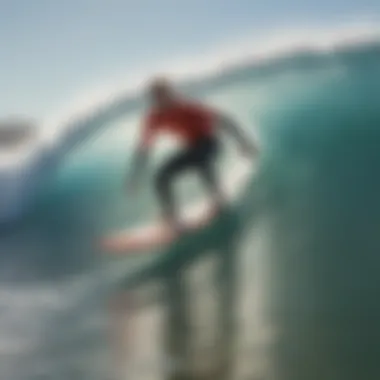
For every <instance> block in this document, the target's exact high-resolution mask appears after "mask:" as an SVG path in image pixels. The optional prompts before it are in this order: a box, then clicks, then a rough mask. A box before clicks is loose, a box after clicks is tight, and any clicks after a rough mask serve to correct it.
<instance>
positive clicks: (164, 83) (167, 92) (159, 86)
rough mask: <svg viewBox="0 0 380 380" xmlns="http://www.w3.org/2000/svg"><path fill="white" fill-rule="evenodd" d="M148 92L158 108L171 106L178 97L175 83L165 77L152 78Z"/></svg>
mask: <svg viewBox="0 0 380 380" xmlns="http://www.w3.org/2000/svg"><path fill="white" fill-rule="evenodd" d="M147 92H148V97H149V100H150V102H151V103H152V105H153V106H154V107H158V108H162V107H168V106H171V105H172V104H173V103H174V102H175V101H176V99H177V95H176V92H175V90H174V88H173V85H172V84H171V83H170V81H169V80H168V79H166V78H164V77H159V78H154V79H153V80H151V81H150V83H149V84H148V90H147Z"/></svg>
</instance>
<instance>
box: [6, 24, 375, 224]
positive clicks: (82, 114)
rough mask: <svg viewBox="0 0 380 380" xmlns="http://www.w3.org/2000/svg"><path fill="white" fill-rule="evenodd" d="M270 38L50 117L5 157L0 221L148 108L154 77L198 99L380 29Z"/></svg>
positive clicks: (231, 47)
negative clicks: (108, 131)
mask: <svg viewBox="0 0 380 380" xmlns="http://www.w3.org/2000/svg"><path fill="white" fill-rule="evenodd" d="M271 35H272V36H273V37H270V36H268V35H267V36H266V37H264V36H263V37H256V38H255V39H249V38H247V39H245V40H244V41H243V40H240V42H238V43H236V42H235V43H227V44H225V45H224V46H223V47H222V48H216V49H214V50H213V51H211V52H209V53H208V54H207V55H203V56H202V58H201V59H200V58H199V57H195V58H194V57H188V58H186V57H183V58H181V59H172V60H171V61H170V63H165V62H164V63H162V64H158V65H156V68H155V70H153V68H152V70H151V72H146V73H134V75H130V76H129V78H128V83H127V84H125V85H117V86H112V85H109V86H106V87H100V88H98V90H97V91H92V92H91V93H89V94H86V95H85V96H82V97H80V99H81V100H80V101H76V102H74V105H73V106H72V107H70V108H71V110H69V111H67V110H66V111H63V112H61V113H59V114H58V115H56V116H55V117H50V118H48V119H46V120H45V122H43V123H42V124H41V125H40V126H39V127H38V133H37V136H35V137H34V138H33V139H32V140H30V141H29V142H28V143H25V144H24V145H23V147H21V148H20V147H18V151H17V152H14V154H8V155H0V180H1V181H0V183H1V186H0V192H1V194H2V197H1V199H0V221H3V220H5V221H8V220H9V219H10V218H12V219H14V218H18V217H19V216H20V215H22V214H23V212H24V211H25V210H26V209H28V207H29V205H30V204H32V203H33V200H34V199H35V197H36V195H37V193H38V189H39V188H41V183H44V181H45V180H46V178H49V175H50V174H51V173H54V172H55V169H56V168H57V166H58V165H59V163H60V162H61V161H62V160H63V159H64V157H65V156H66V155H67V154H69V153H70V152H71V151H72V149H73V148H74V147H75V146H77V145H80V144H81V143H82V142H83V141H85V140H86V139H88V138H89V137H91V136H93V135H94V134H95V133H96V131H98V130H100V129H102V128H104V127H105V126H106V125H109V124H110V122H112V121H114V120H115V119H117V118H119V117H121V116H122V115H124V114H126V113H127V112H130V111H133V110H136V109H138V108H139V107H142V106H143V99H142V97H141V95H142V93H141V91H142V89H143V86H144V84H145V80H146V78H147V77H148V76H149V75H150V74H152V73H153V72H156V73H157V72H159V73H163V74H165V75H169V76H170V77H172V78H173V80H175V81H177V82H178V84H179V85H180V86H182V87H183V88H184V89H185V90H187V91H189V92H192V91H195V92H198V93H199V92H202V90H206V91H209V90H210V89H212V87H213V86H214V87H215V86H217V85H220V84H223V83H226V81H227V82H228V81H229V82H231V80H232V79H236V75H237V76H239V73H241V72H242V71H244V70H243V69H249V70H252V69H258V73H260V72H261V73H262V69H264V71H265V70H267V69H268V68H271V69H275V70H282V69H283V68H284V67H289V66H292V65H294V63H296V64H298V62H297V57H300V56H301V57H305V54H306V55H307V56H308V57H309V58H311V59H309V60H307V61H308V62H312V63H315V62H318V59H315V58H316V57H317V58H318V57H325V56H326V54H327V56H328V57H331V56H334V55H337V54H341V53H342V52H345V51H353V50H355V49H358V48H361V49H362V48H363V47H366V46H368V45H370V46H374V45H373V44H378V43H379V41H380V28H379V27H378V26H377V25H376V23H373V22H362V23H355V24H351V25H348V26H347V25H346V26H341V27H335V28H327V29H310V28H309V29H304V30H300V29H298V30H295V31H291V30H287V31H286V32H284V31H274V32H272V34H271ZM252 46H254V48H253V49H252ZM296 66H297V65H296ZM260 70H261V71H260ZM269 71H270V70H269ZM83 99H84V101H83ZM21 158H22V159H21Z"/></svg>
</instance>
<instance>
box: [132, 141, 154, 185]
mask: <svg viewBox="0 0 380 380" xmlns="http://www.w3.org/2000/svg"><path fill="white" fill-rule="evenodd" d="M148 158H149V151H148V149H144V148H142V147H141V146H139V147H138V148H137V149H136V151H135V153H134V154H133V157H132V162H131V171H130V173H129V176H128V177H127V186H128V187H129V189H133V188H135V187H136V186H137V184H138V183H139V181H140V178H141V174H142V173H143V172H145V169H146V167H147V163H148Z"/></svg>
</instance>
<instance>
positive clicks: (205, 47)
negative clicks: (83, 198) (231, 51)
mask: <svg viewBox="0 0 380 380" xmlns="http://www.w3.org/2000/svg"><path fill="white" fill-rule="evenodd" d="M379 11H380V2H379V0H360V1H359V0H318V1H316V0H314V1H310V0H287V1H285V0H277V1H274V0H265V1H264V0H262V1H256V0H60V1H58V0H0V67H1V70H0V87H1V88H2V94H3V96H2V100H1V102H0V119H1V118H2V117H7V116H10V115H18V114H21V115H25V116H31V117H35V118H37V119H38V118H43V117H45V116H46V115H47V114H49V113H51V112H56V111H57V110H58V109H59V108H60V107H62V105H63V104H65V103H68V102H70V100H71V99H74V98H76V97H78V93H85V92H86V91H90V90H91V89H92V88H95V87H96V86H100V85H101V84H103V83H117V82H118V81H122V80H124V79H125V78H130V77H133V75H134V73H137V72H141V71H144V70H147V71H149V70H150V71H154V68H155V65H157V64H158V63H159V62H163V61H170V60H174V61H175V60H176V59H178V58H179V57H181V56H184V57H189V56H199V57H202V55H204V54H207V52H208V51H209V50H210V49H213V47H214V46H222V45H223V43H225V42H229V43H231V41H239V39H245V40H246V39H247V38H248V37H249V36H252V38H253V37H254V36H255V35H259V34H265V33H267V32H270V31H271V30H272V29H274V28H276V30H281V29H288V28H290V27H294V28H297V27H299V28H300V30H301V29H302V28H304V27H307V26H310V25H313V26H314V27H316V26H318V27H321V28H323V27H324V26H325V25H331V24H334V23H339V22H344V21H345V20H348V21H355V19H360V18H365V17H374V16H375V15H377V14H379ZM247 36H248V37H247ZM136 75H137V74H136Z"/></svg>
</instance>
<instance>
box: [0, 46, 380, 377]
mask: <svg viewBox="0 0 380 380" xmlns="http://www.w3.org/2000/svg"><path fill="white" fill-rule="evenodd" d="M379 63H380V51H379V48H378V47H376V46H371V47H367V48H361V49H353V50H351V51H347V52H345V53H339V54H338V53H329V54H322V53H320V54H319V53H315V54H310V55H307V54H306V56H304V57H301V58H300V57H289V58H288V59H287V60H285V61H284V60H282V61H279V62H277V63H276V62H274V63H271V64H268V65H267V66H266V65H262V66H260V67H251V68H249V69H248V68H245V69H241V70H240V71H238V72H236V73H235V75H232V76H230V77H228V78H219V81H214V82H212V83H209V84H208V85H207V86H205V88H204V89H203V90H202V96H203V97H204V98H205V99H206V100H207V101H208V102H210V103H212V104H214V105H217V106H219V107H221V108H224V109H226V110H228V111H229V112H231V114H232V115H235V116H236V117H237V118H238V120H241V122H242V123H243V124H244V125H245V126H247V127H248V128H250V129H251V132H252V133H253V132H254V133H256V134H257V135H258V136H259V137H260V141H261V142H262V146H263V157H262V162H261V168H260V171H259V174H258V177H257V184H258V187H259V189H260V192H259V193H260V197H259V199H260V205H259V206H260V207H259V208H258V209H259V211H258V213H257V217H256V223H257V224H256V225H257V226H258V230H260V229H264V230H265V234H263V235H262V238H261V239H262V240H263V242H262V244H263V245H262V248H261V251H260V252H259V256H260V257H262V259H261V260H259V262H260V263H261V264H258V265H263V268H266V273H267V275H266V277H265V281H266V283H265V284H266V285H265V286H263V287H264V288H265V294H266V298H267V299H268V302H267V305H266V307H267V312H268V313H269V316H270V318H269V319H268V320H270V321H271V322H270V323H271V326H272V327H274V328H276V329H279V330H280V331H283V334H282V335H281V337H282V338H281V339H279V340H278V341H277V342H276V343H275V344H274V345H273V352H272V353H271V358H272V360H273V367H274V368H276V369H277V370H278V373H280V375H277V377H278V378H279V379H298V378H299V379H301V378H303V379H305V378H308V379H313V378H321V377H320V376H323V377H324V378H327V377H326V373H329V372H328V371H329V370H330V371H331V373H333V372H334V371H335V372H334V373H339V374H340V375H339V376H345V379H347V378H351V377H349V376H352V374H353V373H354V370H355V368H352V366H351V364H350V362H348V363H347V360H351V358H352V357H353V356H355V357H356V360H357V361H358V363H359V364H360V365H362V366H364V365H365V364H364V359H363V360H362V361H360V360H361V357H360V355H359V354H360V351H355V349H354V348H350V347H351V346H352V347H354V345H355V344H354V341H355V339H359V342H360V343H361V344H363V345H364V344H365V343H364V341H365V340H366V341H367V342H368V339H369V343H368V344H369V346H368V345H367V347H371V344H373V345H374V344H375V342H376V340H375V338H374V334H373V333H372V334H371V333H370V331H372V332H373V331H380V329H379V328H378V322H377V321H378V320H380V319H379V318H378V317H380V315H379V308H378V307H377V305H376V302H375V299H376V294H378V290H379V287H380V281H379V280H378V279H377V278H378V269H379V260H378V258H377V252H378V251H379V249H378V248H379V245H380V239H379V238H378V228H377V226H378V222H379V219H380V202H379V201H378V194H379V190H380V175H379V174H378V173H379V172H378V167H379V164H380V150H379V149H378V147H379V143H380V130H379V124H380V100H379V99H380V64H379ZM139 116H140V113H139V112H134V111H130V112H129V113H126V114H125V115H124V116H123V117H122V118H120V119H117V120H113V121H112V122H110V123H108V124H109V125H106V127H107V128H105V129H104V130H103V131H101V132H99V133H98V134H97V135H96V136H94V138H93V139H91V141H88V142H86V143H85V144H83V145H81V146H80V147H78V148H77V149H76V150H75V151H73V152H72V154H71V155H70V156H69V158H68V159H67V161H66V162H65V164H64V165H63V166H62V167H61V168H60V170H59V172H58V173H57V174H56V176H55V177H54V178H53V179H52V181H51V182H50V183H49V185H47V187H46V189H45V191H44V192H43V193H41V194H40V196H39V199H38V202H37V204H36V206H35V208H34V209H33V210H32V211H31V212H30V213H29V214H28V215H27V216H26V217H25V219H24V220H22V221H21V222H20V223H18V224H17V225H14V226H12V227H9V228H7V229H6V230H3V231H2V232H1V237H0V245H1V252H2V254H1V257H0V260H1V265H0V282H1V289H2V290H1V291H0V293H1V292H2V294H1V295H2V297H1V298H0V302H1V310H2V312H1V315H0V362H1V366H0V375H1V378H3V377H4V378H7V379H12V380H13V379H15V380H18V379H26V378H27V379H28V380H32V379H42V378H46V379H50V378H54V379H61V378H62V379H67V378H70V379H86V378H92V379H94V378H99V379H103V378H105V375H103V374H102V371H103V372H104V368H106V364H105V363H106V351H107V347H106V346H107V344H105V342H106V340H105V335H104V334H105V311H104V301H105V297H106V292H107V289H105V285H104V284H106V283H109V281H110V280H112V278H114V279H116V278H118V276H120V274H123V275H124V273H128V272H129V271H131V272H132V271H133V270H134V269H135V268H136V266H140V265H143V263H142V262H141V261H140V259H121V260H117V263H115V260H111V259H109V258H106V257H105V256H104V254H103V253H102V252H101V251H100V250H99V248H98V247H97V245H96V243H97V239H98V237H99V236H101V235H102V234H104V233H105V232H107V231H110V230H113V229H115V228H120V227H121V226H125V227H128V226H131V225H134V224H136V223H138V222H141V221H144V220H148V219H150V218H152V217H154V216H155V215H156V212H157V209H156V205H155V202H154V197H153V196H152V194H151V189H150V186H149V177H148V178H147V180H146V183H145V184H144V186H143V187H142V190H141V192H140V193H139V196H138V197H136V198H133V199H131V198H130V197H129V196H128V195H126V194H125V192H124V189H123V180H124V177H125V174H126V171H127V163H128V155H129V152H130V149H131V146H132V143H133V138H134V137H135V135H136V131H137V126H138V123H137V122H138V120H139ZM228 152H229V150H228ZM165 154H167V151H166V150H165V146H163V147H161V149H158V153H157V155H156V157H155V159H154V165H157V164H159V162H160V160H161V155H165ZM232 154H233V153H228V154H227V158H226V160H227V162H231V161H232V158H231V155H232ZM226 168H228V169H224V173H223V175H228V171H230V170H233V167H232V168H231V164H230V163H229V164H228V165H227V164H226ZM192 189H193V188H192ZM196 190H197V188H196V186H195V185H194V191H193V190H191V191H190V194H187V196H186V197H185V196H184V199H185V198H187V197H189V196H191V195H192V194H193V192H196ZM257 199H258V198H257V197H252V204H249V203H250V202H248V203H247V205H246V207H247V208H249V207H257V204H253V202H258V201H257ZM246 244H247V246H246V247H245V248H246V249H247V250H248V251H249V248H250V245H252V247H254V239H253V238H252V239H247V242H246ZM252 249H253V248H252ZM268 268H269V269H268ZM115 281H116V280H115ZM363 310H365V312H366V315H367V317H368V318H367V319H366V321H367V322H368V323H366V324H365V325H364V324H363V318H362V315H363V314H362V313H363V312H364V311H363ZM316 315H320V316H321V318H320V319H319V320H317V319H315V318H316V317H313V316H316ZM343 317H344V321H345V323H343V324H342V323H339V321H341V320H342V318H343ZM316 321H317V322H316ZM321 321H322V322H321ZM316 323H319V324H320V325H318V326H315V324H316ZM301 325H302V329H303V330H300V328H299V326H301ZM300 331H302V334H301V333H300ZM321 331H322V332H323V333H321ZM360 331H361V332H362V334H361V333H360ZM332 332H333V334H332ZM308 334H310V336H311V337H312V339H316V337H319V338H318V345H317V346H313V348H310V347H309V346H308V338H307V337H308V336H309V335H308ZM332 336H333V338H331V337H332ZM343 338H344V339H343ZM310 339H311V338H310ZM327 342H329V344H327ZM347 347H348V348H347ZM284 352H285V354H284ZM294 352H295V354H294ZM300 352H301V353H302V355H303V356H302V357H303V359H302V360H303V362H304V363H307V365H306V364H305V365H304V366H301V367H297V368H298V369H297V371H298V372H297V371H296V373H295V372H294V371H295V370H294V366H292V365H291V363H293V360H295V359H294V357H293V356H292V355H295V357H297V355H300ZM358 355H359V356H358ZM371 355H373V357H372V356H371ZM375 356H377V355H376V353H375V350H374V349H373V350H372V351H371V350H370V352H369V354H368V355H366V358H367V359H366V360H367V364H368V365H367V367H366V368H367V369H368V368H371V365H372V364H373V363H374V361H373V360H374V357H375ZM94 358H98V360H95V359H94ZM331 358H333V359H331ZM20 360H22V363H23V365H22V366H20V365H19V363H20ZM331 360H332V361H333V363H331ZM334 360H335V361H334ZM304 367H305V368H304ZM311 368H313V369H316V370H315V371H314V372H315V374H311V373H312V372H313V371H311ZM318 368H319V369H321V368H322V369H321V370H320V371H319V372H318ZM326 368H328V370H327V369H326ZM317 375H318V376H319V377H317ZM302 376H303V377H302ZM313 376H314V377H313ZM330 378H334V379H335V378H337V379H340V378H343V377H330ZM352 378H353V377H352ZM356 378H357V377H356ZM369 378H375V377H371V376H370V377H367V379H369Z"/></svg>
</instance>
